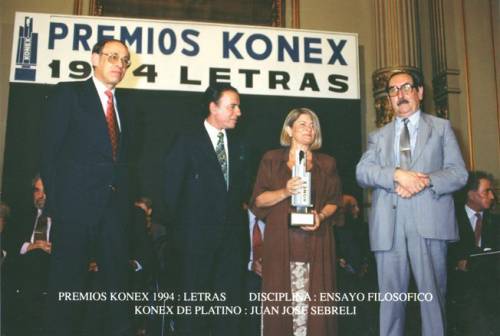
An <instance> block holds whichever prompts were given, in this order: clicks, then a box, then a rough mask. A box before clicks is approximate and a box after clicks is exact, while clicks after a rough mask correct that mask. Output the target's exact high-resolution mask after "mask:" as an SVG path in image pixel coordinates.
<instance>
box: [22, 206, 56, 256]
mask: <svg viewBox="0 0 500 336" xmlns="http://www.w3.org/2000/svg"><path fill="white" fill-rule="evenodd" d="M41 215H42V209H37V212H36V219H35V223H34V224H33V232H32V233H31V238H30V241H29V242H24V243H23V245H22V246H21V250H20V251H19V253H20V254H26V252H28V246H29V244H33V243H34V242H35V229H36V224H37V222H38V219H39V218H40V216H41ZM51 226H52V219H51V218H50V217H47V241H48V242H50V227H51Z"/></svg>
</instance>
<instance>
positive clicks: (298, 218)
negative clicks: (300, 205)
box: [290, 212, 314, 226]
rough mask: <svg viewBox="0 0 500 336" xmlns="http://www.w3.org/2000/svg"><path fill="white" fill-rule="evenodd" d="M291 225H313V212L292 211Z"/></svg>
mask: <svg viewBox="0 0 500 336" xmlns="http://www.w3.org/2000/svg"><path fill="white" fill-rule="evenodd" d="M290 225H291V226H302V225H311V226H312V225H314V214H312V213H307V212H305V213H304V212H292V213H291V214H290Z"/></svg>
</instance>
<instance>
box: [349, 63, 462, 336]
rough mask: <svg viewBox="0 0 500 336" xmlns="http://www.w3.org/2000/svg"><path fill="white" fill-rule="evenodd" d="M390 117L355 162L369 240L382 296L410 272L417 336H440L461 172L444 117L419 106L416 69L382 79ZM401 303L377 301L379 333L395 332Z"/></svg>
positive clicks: (400, 326) (401, 322)
mask: <svg viewBox="0 0 500 336" xmlns="http://www.w3.org/2000/svg"><path fill="white" fill-rule="evenodd" d="M387 93H388V95H389V99H390V101H391V105H392V109H393V111H394V116H395V119H394V120H393V121H392V122H391V123H389V124H387V125H386V126H384V127H382V128H381V129H379V130H377V131H375V132H373V133H372V134H370V135H369V139H368V148H367V150H366V152H365V153H364V154H363V156H362V157H361V160H360V162H359V163H358V165H357V168H356V178H357V180H358V183H359V184H360V185H361V186H362V187H364V188H371V189H372V191H373V194H372V209H371V213H370V218H369V226H370V230H369V231H370V246H371V249H372V251H374V254H375V259H376V261H377V272H378V282H379V290H380V293H381V297H382V298H384V297H386V295H389V296H390V295H392V294H394V293H397V294H399V293H406V292H407V291H408V284H409V280H410V276H411V274H413V278H414V280H415V283H416V285H417V289H418V291H419V292H421V293H428V295H427V297H428V298H429V296H432V299H431V300H426V301H422V302H420V311H421V321H422V335H425V336H428V335H432V336H439V335H445V334H446V330H445V326H446V324H445V294H446V253H447V245H448V242H449V241H455V240H457V239H458V230H457V225H456V221H455V212H454V205H453V198H452V193H453V192H454V191H456V190H458V189H460V188H461V187H462V186H463V185H464V184H465V182H466V181H467V171H466V169H465V166H464V161H463V159H462V155H461V153H460V148H459V147H458V143H457V140H456V138H455V135H454V134H453V130H452V129H451V125H450V122H449V121H448V120H444V119H439V118H436V117H434V116H431V115H429V114H426V113H423V112H422V111H421V110H420V101H421V100H422V98H423V94H424V87H423V80H422V78H421V76H420V75H419V74H417V73H415V72H409V71H401V72H396V73H394V74H392V76H391V77H390V78H389V80H388V84H387ZM405 308H406V302H404V301H401V300H399V301H398V300H383V301H382V302H381V303H380V335H384V336H402V335H404V332H405V315H406V312H405V310H406V309H405Z"/></svg>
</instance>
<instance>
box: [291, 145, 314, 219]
mask: <svg viewBox="0 0 500 336" xmlns="http://www.w3.org/2000/svg"><path fill="white" fill-rule="evenodd" d="M306 167H307V158H306V152H304V151H303V150H298V151H297V153H296V154H295V165H294V166H293V168H292V177H300V179H301V181H302V183H303V185H302V187H301V188H300V192H298V193H297V194H294V195H292V213H291V215H290V225H291V226H300V225H314V214H313V213H311V211H310V209H309V208H312V207H313V205H312V204H311V173H309V172H307V171H306Z"/></svg>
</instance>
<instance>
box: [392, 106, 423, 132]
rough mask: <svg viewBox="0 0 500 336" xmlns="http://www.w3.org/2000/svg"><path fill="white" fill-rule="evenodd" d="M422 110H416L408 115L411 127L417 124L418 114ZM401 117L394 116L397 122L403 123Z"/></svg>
mask: <svg viewBox="0 0 500 336" xmlns="http://www.w3.org/2000/svg"><path fill="white" fill-rule="evenodd" d="M421 113H422V112H421V111H420V110H417V112H415V113H413V114H412V115H411V116H409V117H408V120H409V125H410V126H412V127H413V128H416V127H417V126H418V122H419V120H420V114H421ZM403 119H404V118H402V117H396V120H397V122H398V123H401V124H403Z"/></svg>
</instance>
